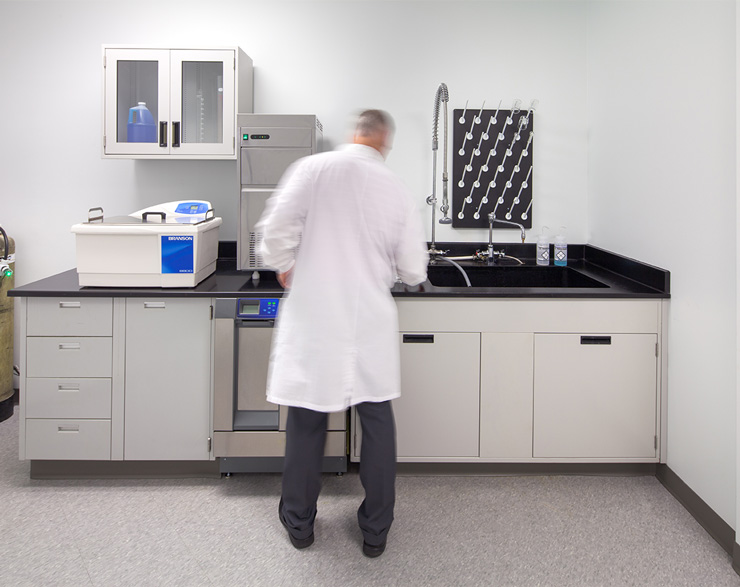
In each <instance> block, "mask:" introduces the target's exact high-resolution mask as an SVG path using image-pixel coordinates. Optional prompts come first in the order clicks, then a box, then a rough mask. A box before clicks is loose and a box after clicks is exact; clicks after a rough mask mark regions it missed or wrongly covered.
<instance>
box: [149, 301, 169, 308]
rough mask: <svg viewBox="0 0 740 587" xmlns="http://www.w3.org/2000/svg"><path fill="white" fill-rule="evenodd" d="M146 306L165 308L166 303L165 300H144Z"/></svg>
mask: <svg viewBox="0 0 740 587" xmlns="http://www.w3.org/2000/svg"><path fill="white" fill-rule="evenodd" d="M144 307H145V308H151V309H156V308H159V309H164V308H165V304H164V302H144Z"/></svg>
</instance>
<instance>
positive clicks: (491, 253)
mask: <svg viewBox="0 0 740 587" xmlns="http://www.w3.org/2000/svg"><path fill="white" fill-rule="evenodd" d="M494 222H498V223H500V224H508V225H510V226H516V227H518V228H519V230H520V231H521V233H522V235H521V236H522V242H524V240H525V239H526V238H527V233H526V232H525V231H524V226H522V225H521V224H519V223H518V222H511V221H509V220H499V219H498V218H496V217H495V216H494V215H493V212H491V213H490V214H489V215H488V262H489V263H495V262H496V259H497V258H499V257H503V256H505V254H504V252H503V251H494V250H493V223H494Z"/></svg>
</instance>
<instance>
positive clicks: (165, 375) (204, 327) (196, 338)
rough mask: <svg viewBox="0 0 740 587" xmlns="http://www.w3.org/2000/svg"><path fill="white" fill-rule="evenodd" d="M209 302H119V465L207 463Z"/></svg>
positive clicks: (158, 300)
mask: <svg viewBox="0 0 740 587" xmlns="http://www.w3.org/2000/svg"><path fill="white" fill-rule="evenodd" d="M210 356H211V300H210V299H164V300H163V299H147V298H129V299H127V300H126V400H125V414H124V445H123V446H124V448H123V456H124V459H125V460H134V461H143V460H162V461H166V460H208V458H209V452H210V446H209V444H210V443H209V437H210V432H209V431H210V412H211V407H210V403H211V402H210V399H211V398H210V394H209V393H208V390H209V389H210V380H211V364H210Z"/></svg>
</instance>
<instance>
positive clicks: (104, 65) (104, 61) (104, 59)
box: [103, 54, 108, 69]
mask: <svg viewBox="0 0 740 587" xmlns="http://www.w3.org/2000/svg"><path fill="white" fill-rule="evenodd" d="M106 67H108V59H107V56H106V55H105V54H103V69H105V68H106Z"/></svg>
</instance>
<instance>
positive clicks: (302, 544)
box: [278, 499, 385, 556]
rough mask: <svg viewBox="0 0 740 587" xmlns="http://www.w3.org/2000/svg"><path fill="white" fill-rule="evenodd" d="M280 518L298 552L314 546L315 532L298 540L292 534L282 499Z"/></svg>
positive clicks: (279, 511)
mask: <svg viewBox="0 0 740 587" xmlns="http://www.w3.org/2000/svg"><path fill="white" fill-rule="evenodd" d="M278 517H279V518H280V523H281V524H282V525H283V527H284V528H285V529H286V530H287V531H288V536H289V537H290V543H291V544H292V545H293V546H294V547H295V548H297V549H298V550H301V549H302V548H308V547H309V546H311V545H312V544H313V532H311V535H310V536H309V537H308V538H296V537H295V536H293V535H292V534H291V533H290V528H288V524H286V523H285V518H284V517H283V500H282V499H281V500H280V504H279V505H278ZM383 546H385V545H383ZM375 556H378V555H377V554H376V555H375Z"/></svg>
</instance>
